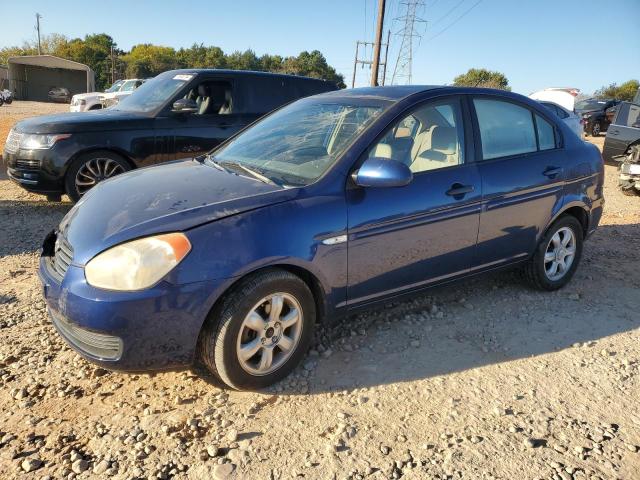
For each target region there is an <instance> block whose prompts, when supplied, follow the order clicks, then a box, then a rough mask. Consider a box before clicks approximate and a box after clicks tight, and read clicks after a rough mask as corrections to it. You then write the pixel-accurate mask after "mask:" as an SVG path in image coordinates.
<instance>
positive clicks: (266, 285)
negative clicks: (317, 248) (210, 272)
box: [199, 269, 316, 390]
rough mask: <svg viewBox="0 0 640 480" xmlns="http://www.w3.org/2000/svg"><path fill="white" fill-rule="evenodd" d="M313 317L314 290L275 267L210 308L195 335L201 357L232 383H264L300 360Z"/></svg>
mask: <svg viewBox="0 0 640 480" xmlns="http://www.w3.org/2000/svg"><path fill="white" fill-rule="evenodd" d="M315 319H316V309H315V302H314V298H313V295H312V293H311V291H310V290H309V287H308V286H307V285H306V284H305V283H304V282H303V281H302V280H301V279H300V278H299V277H297V276H296V275H293V274H292V273H289V272H287V271H284V270H279V269H274V270H268V271H265V272H262V273H258V274H256V275H254V276H252V277H248V278H247V279H245V280H244V281H242V282H241V283H240V284H239V285H238V286H237V287H235V288H234V289H233V290H232V291H231V292H230V293H229V294H228V295H227V296H226V297H225V298H224V299H223V300H222V303H221V305H220V306H219V307H218V308H215V309H214V310H213V311H212V312H211V314H210V315H209V318H208V319H207V321H206V323H205V326H204V327H203V330H202V332H201V334H200V339H199V353H200V359H201V360H202V362H203V363H204V365H205V366H206V367H207V368H208V369H209V370H210V371H211V373H213V374H214V375H215V376H216V377H218V378H219V379H220V380H222V381H223V382H224V383H226V384H227V385H229V386H230V387H232V388H235V389H238V390H245V389H246V390H255V389H260V388H264V387H267V386H269V385H271V384H273V383H275V382H277V381H278V380H281V379H283V378H284V377H286V376H287V375H288V374H289V373H290V372H291V371H292V370H293V369H294V368H295V367H296V365H297V364H298V363H299V362H300V360H301V359H302V357H303V355H304V354H305V352H306V351H307V349H308V347H309V344H310V342H311V338H312V333H313V332H312V330H313V325H314V323H315Z"/></svg>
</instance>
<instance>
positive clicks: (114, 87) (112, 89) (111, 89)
mask: <svg viewBox="0 0 640 480" xmlns="http://www.w3.org/2000/svg"><path fill="white" fill-rule="evenodd" d="M123 83H124V80H118V81H117V82H116V83H114V84H113V85H111V86H110V87H109V88H107V89H106V90H105V91H104V93H112V92H117V91H118V89H119V88H120V85H122V84H123Z"/></svg>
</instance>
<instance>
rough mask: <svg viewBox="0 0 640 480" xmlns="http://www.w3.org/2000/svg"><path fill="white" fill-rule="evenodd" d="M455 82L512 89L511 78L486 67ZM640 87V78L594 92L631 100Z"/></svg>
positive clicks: (473, 71) (606, 96)
mask: <svg viewBox="0 0 640 480" xmlns="http://www.w3.org/2000/svg"><path fill="white" fill-rule="evenodd" d="M453 84H454V85H456V86H458V87H483V88H497V89H499V90H511V87H510V86H509V80H508V79H507V77H506V75H505V74H504V73H501V72H494V71H491V70H487V69H484V68H470V69H469V70H468V71H467V72H466V73H463V74H461V75H458V76H457V77H456V78H454V79H453ZM638 88H640V82H638V80H628V81H626V82H624V83H621V84H620V85H618V84H616V83H612V84H610V85H607V86H604V87H601V88H599V89H598V90H596V91H595V92H594V93H593V95H592V96H593V97H595V98H606V99H609V98H614V99H617V100H622V101H626V102H630V101H631V100H633V98H634V96H635V95H636V92H637V91H638ZM589 97H591V95H586V94H581V95H580V98H581V99H583V98H589Z"/></svg>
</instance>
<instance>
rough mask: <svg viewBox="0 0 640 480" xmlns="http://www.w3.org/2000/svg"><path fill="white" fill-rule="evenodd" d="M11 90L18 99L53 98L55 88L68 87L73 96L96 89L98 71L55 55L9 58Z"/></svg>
mask: <svg viewBox="0 0 640 480" xmlns="http://www.w3.org/2000/svg"><path fill="white" fill-rule="evenodd" d="M8 65H9V89H10V90H11V91H12V92H13V93H14V95H15V98H16V99H17V100H35V101H41V102H42V101H44V102H46V101H51V100H52V99H51V98H49V92H50V91H51V90H52V89H54V88H55V89H61V88H63V89H67V90H68V91H69V93H70V95H71V96H72V95H75V94H76V93H85V92H93V91H95V74H94V72H93V70H91V68H89V67H88V66H87V65H83V64H82V63H78V62H73V61H71V60H67V59H64V58H60V57H54V56H53V55H27V56H22V57H10V58H9V60H8Z"/></svg>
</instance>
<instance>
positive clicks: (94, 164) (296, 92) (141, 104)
mask: <svg viewBox="0 0 640 480" xmlns="http://www.w3.org/2000/svg"><path fill="white" fill-rule="evenodd" d="M337 88H338V87H337V86H336V85H335V84H334V83H332V82H327V81H324V80H318V79H313V78H305V77H295V76H291V75H279V74H271V73H264V72H247V71H234V70H206V69H198V70H173V71H169V72H165V73H162V74H160V75H158V76H157V77H155V78H154V79H152V80H149V81H148V82H146V83H145V84H144V85H142V86H141V87H140V88H138V89H137V90H136V91H135V92H134V93H133V94H131V95H130V96H129V97H127V98H125V99H123V100H122V101H120V103H118V104H117V105H115V106H113V107H111V108H108V109H105V110H97V111H91V112H81V113H63V114H58V115H49V116H44V117H36V118H31V119H28V120H23V121H21V122H19V123H17V124H16V125H15V127H14V128H13V129H12V130H11V131H10V132H9V136H8V138H7V142H6V144H5V149H4V154H3V158H4V161H5V162H6V164H7V173H8V175H9V178H11V179H12V180H14V181H16V182H18V183H19V184H20V185H22V186H23V187H24V188H25V189H27V190H29V191H32V192H35V193H42V194H46V195H47V197H48V198H49V199H51V200H59V199H60V196H61V195H62V194H63V193H67V194H68V195H69V197H71V199H72V200H74V201H77V200H78V199H79V198H80V197H81V196H82V195H83V194H84V193H85V192H87V191H88V190H89V189H90V188H91V187H93V186H94V185H96V184H97V183H98V182H100V181H101V180H104V179H106V178H109V177H112V176H114V175H117V174H119V173H122V172H125V171H127V170H131V169H133V168H138V167H144V166H149V165H155V164H158V163H161V162H167V161H170V160H177V159H180V158H189V157H194V156H197V155H200V154H203V153H206V152H208V151H209V150H211V149H212V148H214V147H215V146H217V145H218V144H219V143H221V142H222V141H224V140H226V139H227V138H229V137H231V136H232V135H234V134H236V133H237V132H238V131H239V130H241V129H242V128H244V127H246V126H247V125H248V124H250V123H252V122H254V121H255V120H257V119H258V118H259V117H261V116H263V115H264V114H266V113H268V112H270V111H271V110H274V109H275V108H278V107H280V106H282V105H284V104H285V103H289V102H291V101H292V100H296V99H298V98H302V97H306V96H309V95H314V94H316V93H322V92H326V91H330V90H336V89H337Z"/></svg>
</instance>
